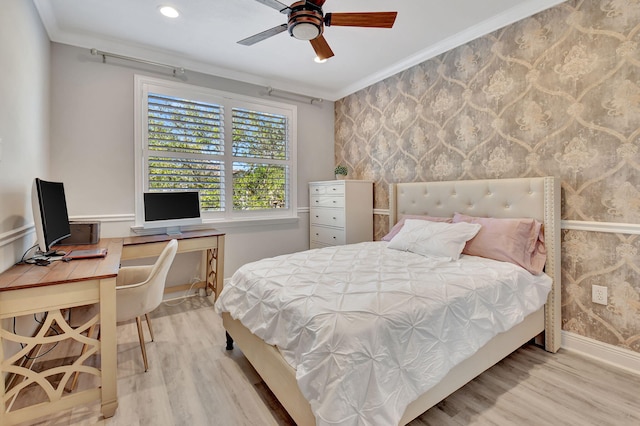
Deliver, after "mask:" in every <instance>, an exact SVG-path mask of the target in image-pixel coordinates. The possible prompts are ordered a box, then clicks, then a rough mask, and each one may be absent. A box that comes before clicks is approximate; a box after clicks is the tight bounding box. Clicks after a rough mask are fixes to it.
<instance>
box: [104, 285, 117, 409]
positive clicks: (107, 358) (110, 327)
mask: <svg viewBox="0 0 640 426" xmlns="http://www.w3.org/2000/svg"><path fill="white" fill-rule="evenodd" d="M117 345H118V341H117V338H116V280H115V278H110V279H105V280H101V281H100V350H101V355H100V363H101V370H102V415H103V416H104V417H112V416H113V415H114V414H115V412H116V408H118V394H117V380H118V378H117V361H118V359H117V358H118V349H117Z"/></svg>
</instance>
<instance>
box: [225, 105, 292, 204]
mask: <svg viewBox="0 0 640 426" xmlns="http://www.w3.org/2000/svg"><path fill="white" fill-rule="evenodd" d="M232 123H233V143H232V150H233V206H234V209H236V210H260V209H278V208H287V207H288V197H287V191H288V186H287V181H288V168H287V163H288V160H289V143H288V126H287V117H286V116H283V115H274V114H268V113H263V112H259V111H251V110H247V109H240V108H233V109H232Z"/></svg>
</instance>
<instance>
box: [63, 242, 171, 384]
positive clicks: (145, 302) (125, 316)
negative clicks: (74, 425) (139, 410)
mask: <svg viewBox="0 0 640 426" xmlns="http://www.w3.org/2000/svg"><path fill="white" fill-rule="evenodd" d="M177 250H178V241H177V240H171V241H169V242H168V243H167V246H166V247H165V248H164V249H163V250H162V253H160V256H159V257H158V260H156V263H154V264H153V265H144V266H125V267H122V268H120V270H119V271H118V276H117V277H116V322H118V323H119V322H124V321H129V320H130V319H133V318H135V319H136V323H137V325H138V338H139V339H140V350H141V351H142V360H143V361H144V371H145V372H146V371H147V370H148V369H149V363H148V361H147V350H146V348H145V346H144V333H143V331H142V321H141V317H142V316H143V315H144V317H145V319H146V320H147V326H148V327H149V333H150V334H151V341H153V339H154V337H153V329H152V328H151V321H150V319H149V312H151V311H153V310H154V309H156V308H157V307H158V306H160V303H161V302H162V295H163V293H164V285H165V282H166V280H167V273H168V272H169V268H170V267H171V264H172V263H173V259H174V257H175V256H176V251H177ZM94 329H95V326H92V327H91V328H90V329H89V331H88V335H89V336H92V335H93V332H94ZM86 351H87V345H84V346H83V348H82V354H84V353H85V352H86ZM78 374H79V372H76V373H75V376H74V378H73V381H72V383H71V389H72V390H73V389H75V388H76V386H77V383H78Z"/></svg>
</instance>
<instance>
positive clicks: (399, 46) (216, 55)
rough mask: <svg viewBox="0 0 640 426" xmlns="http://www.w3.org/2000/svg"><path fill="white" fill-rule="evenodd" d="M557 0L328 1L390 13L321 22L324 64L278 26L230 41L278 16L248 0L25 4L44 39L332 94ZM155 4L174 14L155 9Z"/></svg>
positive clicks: (334, 8)
mask: <svg viewBox="0 0 640 426" xmlns="http://www.w3.org/2000/svg"><path fill="white" fill-rule="evenodd" d="M562 1H564V0H483V1H479V0H393V1H392V0H387V1H384V0H328V1H327V2H326V3H325V4H324V7H323V9H324V12H325V13H327V12H377V11H398V17H397V19H396V22H395V25H394V27H393V28H392V29H378V28H351V27H335V26H334V27H327V28H325V33H324V35H325V39H326V40H327V42H328V43H329V45H330V46H331V48H332V49H333V52H334V53H335V56H334V57H333V58H331V59H329V60H328V61H327V62H326V63H324V64H317V63H315V62H314V61H313V58H314V57H315V53H314V51H313V48H312V47H311V45H310V44H309V42H305V41H300V40H296V39H294V38H292V37H290V36H289V35H288V33H286V32H284V33H281V34H278V35H276V36H273V37H271V38H269V39H267V40H264V41H262V42H259V43H257V44H255V45H253V46H242V45H239V44H237V41H238V40H241V39H243V38H246V37H248V36H251V35H253V34H255V33H258V32H261V31H263V30H266V29H268V28H271V27H275V26H277V25H280V24H283V23H285V22H286V15H283V14H280V13H279V12H278V11H276V10H275V9H272V8H270V7H267V6H265V5H263V4H260V3H258V2H257V1H255V0H166V1H163V0H34V3H35V5H36V7H37V9H38V12H39V14H40V16H41V18H42V21H43V23H44V26H45V28H46V30H47V32H48V34H49V37H50V39H51V40H52V41H54V42H59V43H64V44H70V45H74V46H79V47H85V48H87V49H91V48H96V49H98V50H101V51H105V52H110V53H115V54H120V55H125V56H130V57H136V58H140V59H145V60H149V61H155V62H161V63H166V64H170V65H173V66H177V67H183V68H185V69H187V70H193V71H199V72H204V73H208V74H214V75H218V76H221V77H226V78H231V79H234V80H239V81H244V82H248V83H254V84H258V85H263V86H271V87H273V88H275V89H279V90H285V91H290V92H295V93H301V94H305V95H308V96H312V97H320V98H323V99H327V100H337V99H340V98H342V97H344V96H347V95H349V94H351V93H353V92H355V91H357V90H360V89H362V88H364V87H367V86H369V85H371V84H373V83H375V82H377V81H380V80H382V79H384V78H386V77H389V76H391V75H393V74H396V73H398V72H400V71H402V70H404V69H407V68H409V67H411V66H413V65H416V64H418V63H420V62H423V61H425V60H427V59H429V58H432V57H434V56H436V55H438V54H440V53H443V52H446V51H447V50H449V49H452V48H454V47H456V46H459V45H461V44H463V43H466V42H468V41H470V40H473V39H475V38H477V37H480V36H482V35H485V34H487V33H489V32H491V31H494V30H496V29H499V28H501V27H503V26H505V25H508V24H510V23H512V22H515V21H518V20H520V19H523V18H525V17H527V16H530V15H532V14H534V13H537V12H539V11H541V10H544V9H547V8H549V7H551V6H554V5H556V4H559V3H562ZM282 2H283V3H285V4H289V1H287V0H282ZM160 5H171V6H174V7H175V8H176V9H178V10H179V11H180V12H181V16H180V17H179V18H177V19H169V18H166V17H164V16H162V15H160V13H159V12H158V7H159V6H160ZM96 60H97V59H96Z"/></svg>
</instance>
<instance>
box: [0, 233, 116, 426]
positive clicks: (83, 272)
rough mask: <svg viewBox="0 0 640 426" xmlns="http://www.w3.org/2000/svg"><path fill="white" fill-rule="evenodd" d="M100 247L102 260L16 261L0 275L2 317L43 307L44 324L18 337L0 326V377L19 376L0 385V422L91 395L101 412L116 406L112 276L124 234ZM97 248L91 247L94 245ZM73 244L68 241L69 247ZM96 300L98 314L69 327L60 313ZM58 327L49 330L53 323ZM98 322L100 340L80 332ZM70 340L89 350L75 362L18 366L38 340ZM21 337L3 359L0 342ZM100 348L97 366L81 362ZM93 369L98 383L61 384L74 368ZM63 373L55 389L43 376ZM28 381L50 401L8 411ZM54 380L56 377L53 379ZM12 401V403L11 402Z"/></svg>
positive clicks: (17, 420) (35, 415) (47, 410)
mask: <svg viewBox="0 0 640 426" xmlns="http://www.w3.org/2000/svg"><path fill="white" fill-rule="evenodd" d="M98 246H100V247H106V248H107V249H108V253H107V256H106V257H105V258H103V259H83V260H81V261H80V260H77V261H72V262H62V261H56V262H53V263H51V264H50V265H48V266H46V267H43V266H36V265H18V266H14V267H12V268H10V269H9V270H7V271H6V272H4V273H2V274H0V320H2V321H3V322H5V323H6V322H8V319H9V318H12V317H17V316H22V315H31V314H37V313H41V312H47V316H46V319H45V320H44V324H43V325H42V327H40V329H39V331H38V332H37V334H36V336H35V337H31V336H21V335H16V334H14V333H13V331H12V330H8V329H5V328H4V327H2V328H0V359H1V360H2V364H0V377H3V382H4V379H5V378H6V377H5V376H6V375H7V374H15V375H16V376H18V377H20V378H22V380H15V381H14V386H12V387H11V388H9V389H7V387H6V385H3V386H0V396H1V398H0V400H1V402H2V407H0V424H1V425H11V424H16V423H20V422H24V421H28V420H32V419H35V418H38V417H41V416H44V415H48V414H51V413H55V412H57V411H61V410H66V409H69V408H71V407H73V406H75V405H80V404H85V403H88V402H92V401H95V400H100V401H101V407H102V414H103V415H104V416H105V417H111V416H113V414H114V413H115V411H116V408H117V407H118V400H117V392H116V377H117V375H116V356H117V342H116V276H117V275H118V268H119V266H120V256H121V253H122V239H121V238H116V239H106V240H101V241H100V242H99V244H98ZM94 247H95V246H94ZM71 248H73V247H71V246H69V249H71ZM94 303H98V304H99V306H100V309H99V313H98V314H96V315H95V316H94V317H93V318H91V319H89V320H88V322H86V323H85V324H82V325H81V326H79V327H77V328H75V329H73V328H71V327H70V326H69V324H68V323H67V321H66V320H65V319H64V318H63V315H62V313H61V311H60V310H61V309H63V308H72V307H75V306H83V305H89V304H94ZM54 322H55V323H56V324H57V326H58V328H59V329H60V330H61V331H62V332H61V333H60V334H55V335H47V332H48V331H49V329H50V328H51V325H52V323H54ZM97 322H99V323H100V340H96V339H89V338H87V337H86V336H83V335H82V334H81V333H83V332H85V331H86V330H87V329H88V328H89V327H90V326H91V325H92V324H95V323H97ZM67 339H74V340H77V341H79V342H81V343H87V344H88V345H89V348H90V349H89V350H88V351H87V352H86V353H85V355H84V356H83V357H81V358H78V359H77V360H76V361H75V362H74V363H73V364H69V365H65V366H56V367H54V368H50V369H48V370H45V371H42V372H40V373H36V372H34V371H32V370H30V369H28V368H26V367H23V366H21V364H20V362H19V361H20V360H21V359H23V358H24V357H25V356H28V355H29V354H31V353H33V352H34V351H35V350H36V349H37V348H38V347H39V346H40V345H43V344H51V343H55V342H61V341H63V340H67ZM5 340H8V341H13V342H20V343H21V344H22V345H24V347H23V349H22V350H20V351H19V352H18V353H16V354H15V355H12V356H10V357H8V358H6V359H5V355H4V348H3V344H4V341H5ZM95 353H100V369H98V368H95V367H90V366H86V365H82V366H81V364H82V362H84V360H85V359H86V358H88V357H89V356H91V355H93V354H95ZM80 369H81V370H82V371H83V372H86V373H89V374H94V375H95V376H97V377H98V378H99V380H98V384H97V386H96V387H94V388H91V389H87V390H83V391H81V392H76V393H71V394H68V393H66V392H65V387H66V385H67V383H68V381H69V380H70V379H72V377H73V373H74V372H75V371H77V370H80ZM56 374H63V377H62V378H61V379H60V382H58V383H57V386H56V387H55V388H54V387H53V385H52V384H51V383H50V382H49V381H48V380H47V378H48V377H49V376H53V375H56ZM32 383H37V385H39V386H41V387H42V390H43V391H44V392H45V393H46V396H47V399H48V402H43V403H41V404H37V405H35V406H30V407H25V408H21V409H17V410H7V408H6V407H7V406H8V404H9V402H10V401H12V400H13V398H14V396H15V395H17V394H18V393H19V392H20V390H22V389H24V388H25V387H27V386H28V385H31V384H32ZM54 383H55V382H54ZM9 406H10V405H9Z"/></svg>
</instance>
